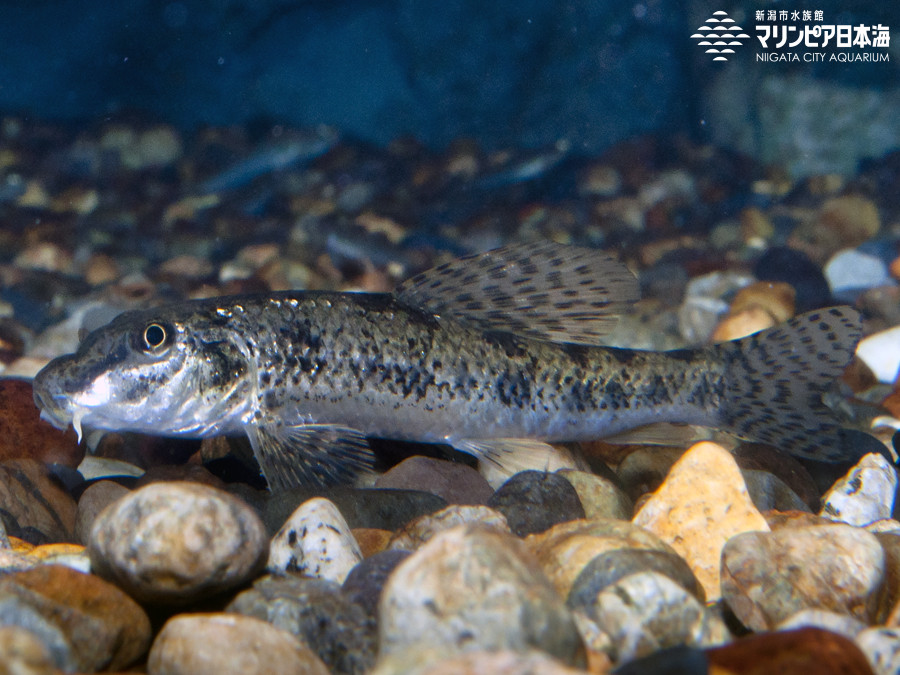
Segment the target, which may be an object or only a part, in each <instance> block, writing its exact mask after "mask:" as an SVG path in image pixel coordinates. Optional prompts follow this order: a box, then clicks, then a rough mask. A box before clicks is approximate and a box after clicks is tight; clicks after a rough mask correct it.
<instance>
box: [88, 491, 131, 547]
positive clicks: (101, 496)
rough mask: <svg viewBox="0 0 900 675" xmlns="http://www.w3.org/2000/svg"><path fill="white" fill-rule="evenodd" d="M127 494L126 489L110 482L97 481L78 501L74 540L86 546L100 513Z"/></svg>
mask: <svg viewBox="0 0 900 675" xmlns="http://www.w3.org/2000/svg"><path fill="white" fill-rule="evenodd" d="M129 492H130V490H129V489H128V488H126V487H123V486H121V485H119V484H118V483H115V482H113V481H111V480H101V481H97V482H96V483H94V484H92V485H91V486H89V487H88V489H87V490H85V491H84V492H83V493H82V494H81V497H80V498H79V499H78V509H77V510H76V512H75V538H76V539H77V540H78V541H79V542H81V543H82V544H85V545H87V542H88V539H89V538H90V534H91V527H93V525H94V520H95V519H96V518H97V516H98V515H100V512H101V511H102V510H103V509H105V508H106V507H107V506H109V505H110V504H112V503H113V502H114V501H116V500H117V499H119V498H120V497H124V496H125V495H127V494H128V493H129Z"/></svg>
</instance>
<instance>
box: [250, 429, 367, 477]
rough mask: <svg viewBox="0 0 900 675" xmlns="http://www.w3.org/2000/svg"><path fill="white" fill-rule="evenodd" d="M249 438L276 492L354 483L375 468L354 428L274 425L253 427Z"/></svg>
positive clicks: (361, 434)
mask: <svg viewBox="0 0 900 675" xmlns="http://www.w3.org/2000/svg"><path fill="white" fill-rule="evenodd" d="M247 435H248V436H249V438H250V444H251V445H252V446H253V452H254V454H255V455H256V459H257V461H258V462H259V466H260V468H261V469H262V472H263V475H264V476H265V478H266V480H267V481H268V483H269V489H270V490H272V491H273V492H279V491H283V490H289V489H292V488H296V487H300V486H317V487H330V486H333V485H340V484H347V483H351V482H352V481H353V480H354V478H355V477H356V476H357V475H358V474H360V473H364V472H368V471H371V470H372V467H373V464H374V455H373V454H372V450H371V448H369V444H368V441H366V437H365V436H364V435H363V433H362V432H361V431H359V430H358V429H353V428H351V427H345V426H340V425H332V424H301V425H296V426H289V425H284V424H279V423H271V424H267V425H259V426H252V427H250V428H248V433H247Z"/></svg>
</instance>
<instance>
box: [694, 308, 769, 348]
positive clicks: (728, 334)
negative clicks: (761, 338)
mask: <svg viewBox="0 0 900 675" xmlns="http://www.w3.org/2000/svg"><path fill="white" fill-rule="evenodd" d="M774 325H775V320H774V319H773V318H772V315H771V314H769V312H767V311H766V310H765V309H763V308H762V307H760V306H759V305H753V306H752V307H748V308H747V309H744V310H741V311H740V312H738V313H736V314H729V315H728V316H726V317H725V318H724V319H722V320H721V321H719V323H718V325H717V326H716V328H715V330H713V333H712V335H711V336H710V338H709V339H710V342H728V341H729V340H739V339H741V338H742V337H747V336H748V335H751V334H753V333H757V332H759V331H761V330H765V329H766V328H771V327H772V326H774Z"/></svg>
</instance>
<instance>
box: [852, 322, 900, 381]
mask: <svg viewBox="0 0 900 675" xmlns="http://www.w3.org/2000/svg"><path fill="white" fill-rule="evenodd" d="M856 356H857V358H859V359H860V360H861V361H862V362H863V363H865V364H866V366H868V367H869V370H871V371H872V374H873V375H875V377H876V378H878V381H879V382H883V383H885V384H894V383H895V382H896V381H897V378H898V375H900V326H894V327H893V328H888V329H886V330H883V331H879V332H877V333H872V334H871V335H869V336H867V337H865V338H863V339H862V340H860V342H859V344H858V345H857V346H856Z"/></svg>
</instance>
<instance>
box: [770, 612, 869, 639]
mask: <svg viewBox="0 0 900 675" xmlns="http://www.w3.org/2000/svg"><path fill="white" fill-rule="evenodd" d="M805 626H812V627H814V628H822V629H824V630H827V631H831V632H832V633H839V634H840V635H843V636H844V637H847V638H850V639H851V640H852V639H854V638H855V637H856V636H857V635H859V633H860V632H861V631H863V630H864V629H865V628H866V624H864V623H863V622H862V621H860V620H859V619H854V618H853V617H852V616H847V615H846V614H839V613H838V612H830V611H828V610H827V609H801V610H800V611H799V612H797V613H796V614H793V615H791V616H789V617H788V618H787V619H785V620H784V621H782V622H781V623H779V624H778V626H776V628H775V630H795V629H797V628H803V627H805Z"/></svg>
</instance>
